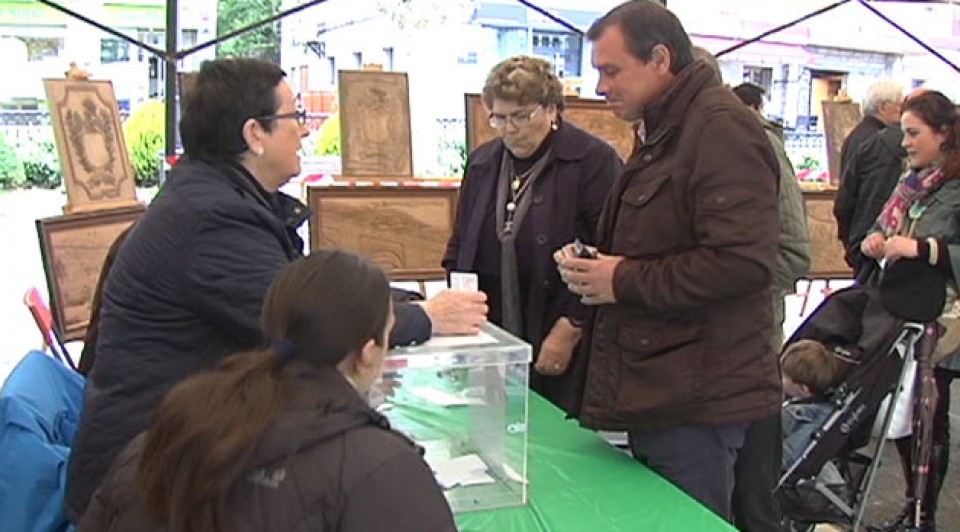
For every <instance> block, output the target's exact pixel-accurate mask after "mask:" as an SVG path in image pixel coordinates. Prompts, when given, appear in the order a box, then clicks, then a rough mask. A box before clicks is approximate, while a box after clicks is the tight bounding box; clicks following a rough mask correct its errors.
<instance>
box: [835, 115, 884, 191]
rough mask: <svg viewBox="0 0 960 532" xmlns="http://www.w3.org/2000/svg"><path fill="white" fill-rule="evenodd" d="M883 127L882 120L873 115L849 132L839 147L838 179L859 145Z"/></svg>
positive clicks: (841, 176) (865, 118) (841, 177)
mask: <svg viewBox="0 0 960 532" xmlns="http://www.w3.org/2000/svg"><path fill="white" fill-rule="evenodd" d="M885 127H887V125H886V124H885V123H883V120H880V119H879V118H877V117H875V116H873V115H867V116H865V117H863V120H861V121H860V123H859V124H857V125H856V126H854V128H853V129H852V130H850V134H849V135H847V138H845V139H843V144H841V145H840V179H843V174H844V172H846V170H847V165H848V164H850V158H851V157H853V154H854V153H856V152H857V148H859V147H860V144H862V143H863V141H865V140H867V139H868V138H870V137H872V136H873V135H874V133H876V132H878V131H880V130H881V129H883V128H885Z"/></svg>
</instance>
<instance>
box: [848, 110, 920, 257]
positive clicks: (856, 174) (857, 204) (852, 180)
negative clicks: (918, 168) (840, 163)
mask: <svg viewBox="0 0 960 532" xmlns="http://www.w3.org/2000/svg"><path fill="white" fill-rule="evenodd" d="M902 141H903V131H902V130H901V129H900V126H896V125H893V126H889V127H887V128H885V129H883V130H882V131H880V132H879V133H876V134H875V135H873V136H872V137H870V138H869V139H867V140H866V141H864V142H863V144H861V145H860V147H859V148H858V149H857V151H856V153H854V154H853V157H851V159H850V162H849V164H848V165H847V172H846V173H845V174H844V176H843V180H842V181H841V182H840V189H839V190H838V191H837V198H836V200H834V204H833V215H834V217H835V218H836V219H837V237H838V238H839V239H840V241H841V242H842V243H843V246H844V248H845V249H846V250H847V253H846V259H847V263H848V264H850V266H851V267H853V268H854V270H855V271H859V270H860V267H861V263H862V262H863V255H862V254H861V253H860V242H862V241H863V239H864V238H865V237H866V236H867V231H869V230H870V228H871V227H872V226H873V224H874V223H875V222H876V221H877V216H880V211H882V210H883V205H884V204H885V203H886V202H887V200H888V199H889V198H890V194H891V193H892V192H893V189H894V187H896V186H897V181H898V180H899V179H900V176H901V175H903V172H904V170H906V165H905V160H906V156H907V150H905V149H904V148H903V146H901V145H900V143H901V142H902Z"/></svg>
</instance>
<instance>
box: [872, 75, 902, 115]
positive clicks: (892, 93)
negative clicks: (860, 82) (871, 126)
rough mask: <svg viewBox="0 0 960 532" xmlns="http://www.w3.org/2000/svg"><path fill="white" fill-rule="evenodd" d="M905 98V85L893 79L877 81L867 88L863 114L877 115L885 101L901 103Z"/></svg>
mask: <svg viewBox="0 0 960 532" xmlns="http://www.w3.org/2000/svg"><path fill="white" fill-rule="evenodd" d="M902 99H903V87H902V86H901V85H900V84H899V83H897V82H896V81H893V80H892V79H881V80H880V81H876V82H874V83H873V85H870V88H868V89H867V94H866V95H864V97H863V114H864V116H866V115H875V114H877V113H879V112H880V104H882V103H883V102H892V103H900V100H902Z"/></svg>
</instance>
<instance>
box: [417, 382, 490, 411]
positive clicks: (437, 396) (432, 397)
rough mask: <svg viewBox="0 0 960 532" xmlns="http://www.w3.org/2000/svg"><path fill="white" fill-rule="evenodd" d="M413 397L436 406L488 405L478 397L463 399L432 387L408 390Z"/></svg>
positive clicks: (418, 387)
mask: <svg viewBox="0 0 960 532" xmlns="http://www.w3.org/2000/svg"><path fill="white" fill-rule="evenodd" d="M408 391H409V392H410V393H412V394H413V395H416V396H417V397H419V398H421V399H425V400H427V401H429V402H431V403H433V404H435V405H440V406H466V405H482V404H486V403H484V402H483V400H482V399H480V398H477V397H461V396H459V395H454V394H452V393H448V392H445V391H443V390H438V389H436V388H431V387H430V386H417V387H415V388H410V389H409V390H408Z"/></svg>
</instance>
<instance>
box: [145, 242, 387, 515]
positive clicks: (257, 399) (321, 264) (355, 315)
mask: <svg viewBox="0 0 960 532" xmlns="http://www.w3.org/2000/svg"><path fill="white" fill-rule="evenodd" d="M262 312H263V314H262V318H261V328H262V330H263V333H264V335H265V336H266V337H267V338H270V339H273V341H272V343H271V345H272V346H274V347H270V348H266V349H262V350H259V351H252V352H247V353H240V354H236V355H233V356H231V357H228V358H227V359H225V360H224V361H223V363H221V364H220V366H219V367H218V368H217V369H215V370H213V371H209V372H206V373H201V374H199V375H196V376H194V377H191V378H189V379H187V380H185V381H183V382H181V383H180V384H178V385H177V386H175V387H174V388H173V389H172V390H170V392H169V393H168V394H167V396H166V397H165V398H164V400H163V402H162V403H161V404H160V407H159V408H158V409H157V413H156V416H155V417H154V420H153V423H152V424H151V425H150V427H149V429H148V430H147V434H146V440H145V442H144V447H143V453H142V455H141V457H140V462H139V464H138V469H137V487H138V493H139V496H140V498H141V501H142V502H143V505H144V507H145V509H146V511H147V513H148V514H149V515H150V516H151V517H152V518H153V519H154V520H156V521H157V522H158V523H163V524H166V525H167V526H168V527H169V529H170V530H171V531H173V532H187V531H190V532H216V531H218V530H220V529H221V527H220V523H221V519H220V511H221V506H222V497H223V495H224V493H225V492H226V491H227V490H228V489H229V487H230V486H231V485H232V484H233V483H234V482H236V481H237V480H238V479H239V478H240V475H241V474H242V472H243V471H244V469H245V467H246V466H247V461H248V460H249V458H250V455H251V453H252V452H253V450H254V449H255V447H256V445H257V443H258V442H259V441H260V439H261V438H262V437H263V434H264V433H265V432H266V430H267V429H268V428H269V427H270V426H271V425H272V424H273V423H274V421H276V418H277V416H278V413H279V412H281V411H282V408H283V406H284V403H285V401H286V397H285V395H284V394H283V393H282V392H283V390H284V387H285V386H284V376H285V373H284V372H283V371H282V368H283V367H284V365H285V363H286V362H288V361H290V360H302V361H305V362H307V363H310V364H315V365H318V366H334V367H335V366H336V365H337V364H338V363H339V362H340V361H342V360H343V359H344V358H345V357H346V356H347V355H349V354H350V353H354V352H357V351H358V350H360V349H361V348H362V347H363V346H364V345H365V344H366V343H367V342H368V341H370V340H373V341H374V342H376V344H377V345H383V341H384V334H383V333H384V328H385V327H386V324H387V320H388V317H389V312H390V286H389V284H388V281H387V277H386V275H385V274H384V273H383V271H382V270H381V269H380V268H378V267H377V266H375V265H373V264H372V263H371V262H369V261H367V260H366V259H363V258H361V257H359V256H357V255H353V254H351V253H347V252H344V251H329V250H318V251H314V252H313V253H311V254H310V255H309V256H308V257H305V258H301V259H298V260H296V261H294V262H292V263H291V264H290V265H289V266H287V267H286V268H285V269H284V270H283V271H281V272H280V274H279V275H278V276H277V278H276V279H275V280H274V282H273V284H272V285H271V286H270V289H269V291H268V293H267V296H266V299H265V300H264V303H263V309H262ZM281 345H282V346H283V347H282V348H281V347H278V346H281Z"/></svg>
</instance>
